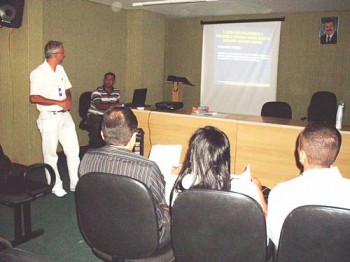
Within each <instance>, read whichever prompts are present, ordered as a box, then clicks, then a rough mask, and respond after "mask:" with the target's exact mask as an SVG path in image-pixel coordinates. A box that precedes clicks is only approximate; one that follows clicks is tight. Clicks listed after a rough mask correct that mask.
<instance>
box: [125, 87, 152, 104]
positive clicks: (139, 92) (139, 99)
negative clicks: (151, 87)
mask: <svg viewBox="0 0 350 262" xmlns="http://www.w3.org/2000/svg"><path fill="white" fill-rule="evenodd" d="M146 96H147V88H139V89H135V90H134V94H133V96H132V102H131V103H126V104H125V105H126V106H129V107H144V106H145V103H146Z"/></svg>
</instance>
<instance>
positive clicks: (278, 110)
mask: <svg viewBox="0 0 350 262" xmlns="http://www.w3.org/2000/svg"><path fill="white" fill-rule="evenodd" d="M261 116H269V117H279V118H288V119H292V108H291V107H290V105H289V104H288V103H286V102H266V103H265V104H264V105H263V107H262V108H261Z"/></svg>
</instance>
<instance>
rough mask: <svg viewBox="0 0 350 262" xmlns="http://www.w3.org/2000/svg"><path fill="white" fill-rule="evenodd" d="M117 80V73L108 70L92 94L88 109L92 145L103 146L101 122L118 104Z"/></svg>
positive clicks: (90, 143)
mask: <svg viewBox="0 0 350 262" xmlns="http://www.w3.org/2000/svg"><path fill="white" fill-rule="evenodd" d="M115 81H116V77H115V74H114V73H112V72H108V73H106V74H105V75H104V78H103V85H102V86H99V87H97V88H96V90H95V91H94V92H92V94H91V103H90V108H89V111H88V122H87V126H88V131H89V145H90V146H91V147H94V148H95V147H101V146H103V145H104V141H103V139H102V137H101V123H102V118H103V113H104V112H105V111H106V110H107V109H109V108H111V107H113V106H116V105H118V103H119V99H120V91H119V90H118V89H117V88H115V87H114V84H115Z"/></svg>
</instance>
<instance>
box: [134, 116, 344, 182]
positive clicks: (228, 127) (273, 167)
mask: <svg viewBox="0 0 350 262" xmlns="http://www.w3.org/2000/svg"><path fill="white" fill-rule="evenodd" d="M133 111H134V113H135V115H136V116H137V119H138V121H139V127H140V128H142V129H143V130H144V131H145V135H144V155H145V156H148V155H149V152H150V149H151V147H152V146H153V145H157V144H163V145H172V144H181V145H182V154H181V161H180V162H181V163H182V162H183V160H184V158H185V155H186V151H187V148H188V142H189V139H190V137H191V136H192V134H193V133H194V132H195V131H196V130H197V129H198V128H200V127H204V126H206V125H212V126H215V127H217V128H219V129H221V130H222V131H223V132H225V133H226V135H227V136H228V138H229V140H230V144H231V173H235V174H240V173H242V172H243V171H244V170H245V167H246V165H247V164H250V168H251V173H252V176H255V177H257V178H258V179H259V180H260V181H261V182H262V184H263V185H265V186H268V187H270V188H272V187H274V186H275V185H276V184H277V183H279V182H281V181H286V180H289V179H292V178H294V177H296V176H298V174H300V169H298V166H297V159H296V154H295V152H296V142H297V137H298V134H299V133H300V132H301V130H302V129H303V128H304V126H305V124H306V121H298V120H289V119H281V118H273V117H260V116H247V115H236V114H226V113H218V114H217V115H213V116H200V115H194V114H191V112H190V110H186V109H181V110H178V111H174V112H161V111H151V110H136V109H135V110H133ZM341 133H342V139H343V140H342V147H341V150H340V153H339V156H338V158H337V160H336V162H335V165H336V166H338V167H339V169H340V172H341V173H342V175H343V176H345V177H347V178H350V131H349V129H348V130H347V131H341Z"/></svg>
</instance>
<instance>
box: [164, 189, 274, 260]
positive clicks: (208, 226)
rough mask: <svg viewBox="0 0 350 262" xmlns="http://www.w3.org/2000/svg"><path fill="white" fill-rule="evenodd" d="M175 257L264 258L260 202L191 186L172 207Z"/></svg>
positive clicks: (264, 235)
mask: <svg viewBox="0 0 350 262" xmlns="http://www.w3.org/2000/svg"><path fill="white" fill-rule="evenodd" d="M171 214H172V230H171V233H172V244H173V250H174V255H175V258H176V261H189V262H192V261H201V262H205V261H208V262H212V261H245V262H248V261H252V262H258V261H265V259H266V241H267V237H266V224H265V216H264V212H263V210H262V208H261V206H260V205H259V204H258V203H257V202H256V201H255V200H254V199H252V198H250V197H248V196H246V195H243V194H239V193H234V192H224V191H216V190H204V189H191V190H187V191H184V192H182V193H180V194H179V195H178V197H177V198H176V199H175V202H174V204H173V207H172V211H171Z"/></svg>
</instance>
